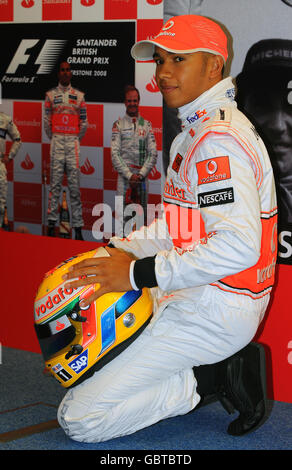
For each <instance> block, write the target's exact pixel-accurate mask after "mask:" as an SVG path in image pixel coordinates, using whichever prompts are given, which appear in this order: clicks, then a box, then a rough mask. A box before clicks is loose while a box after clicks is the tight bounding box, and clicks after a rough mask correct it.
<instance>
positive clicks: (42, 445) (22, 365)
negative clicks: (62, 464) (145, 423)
mask: <svg viewBox="0 0 292 470" xmlns="http://www.w3.org/2000/svg"><path fill="white" fill-rule="evenodd" d="M42 370H43V360H42V356H41V355H39V354H35V353H30V352H25V351H20V350H16V349H11V348H2V364H1V365H0V397H1V399H0V451H1V450H34V451H36V450H56V451H58V450H99V451H117V450H120V451H124V450H140V451H145V450H151V451H155V450H157V451H162V450H165V451H166V450H168V451H171V450H175V451H178V450H181V451H188V450H291V449H292V404H291V403H283V402H275V401H273V402H272V401H270V402H269V417H268V419H267V421H266V422H265V423H264V424H263V425H262V426H261V427H260V428H259V429H258V430H256V431H255V432H253V433H251V434H248V435H247V436H244V437H231V436H229V435H228V434H227V433H226V429H227V426H228V424H229V422H230V421H232V420H233V419H235V417H236V414H234V415H231V416H230V415H228V414H227V413H226V411H225V410H224V409H223V408H222V406H221V405H220V404H219V403H218V402H216V403H212V404H210V405H207V406H204V407H202V408H200V409H198V410H196V411H194V412H192V413H189V414H187V415H184V416H177V417H175V418H170V419H167V420H164V421H160V422H159V423H157V424H155V425H153V426H150V427H149V428H146V429H143V430H141V431H138V432H136V433H134V434H132V435H130V436H125V437H122V438H117V439H113V440H111V441H107V442H104V443H98V444H85V443H79V442H75V441H72V440H71V439H69V438H68V437H67V436H66V435H65V434H64V432H63V430H62V429H61V428H60V427H55V428H53V429H50V430H47V431H45V432H41V433H34V434H31V435H27V436H25V437H21V438H17V439H16V438H14V439H13V440H8V441H6V442H3V441H1V435H3V433H7V432H10V431H15V430H18V429H20V428H24V427H28V426H32V425H37V424H39V423H43V422H48V421H51V420H55V419H56V412H57V407H58V404H59V403H60V401H61V399H62V397H63V395H64V394H65V393H66V391H65V390H64V389H63V388H62V387H61V386H60V385H59V384H58V383H57V382H56V381H55V380H54V379H53V378H50V377H45V376H44V375H43V374H42Z"/></svg>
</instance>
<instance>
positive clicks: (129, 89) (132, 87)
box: [124, 85, 140, 101]
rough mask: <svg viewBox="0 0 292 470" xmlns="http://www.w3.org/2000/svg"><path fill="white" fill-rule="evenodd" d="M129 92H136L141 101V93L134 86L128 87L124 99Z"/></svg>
mask: <svg viewBox="0 0 292 470" xmlns="http://www.w3.org/2000/svg"><path fill="white" fill-rule="evenodd" d="M129 91H136V92H137V93H138V99H139V101H140V93H139V90H138V88H136V87H135V86H134V85H127V86H126V87H125V90H124V99H126V94H127V93H129Z"/></svg>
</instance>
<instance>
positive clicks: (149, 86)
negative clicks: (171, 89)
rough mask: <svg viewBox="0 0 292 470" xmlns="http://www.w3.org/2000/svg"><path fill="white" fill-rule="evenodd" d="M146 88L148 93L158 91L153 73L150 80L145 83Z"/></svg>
mask: <svg viewBox="0 0 292 470" xmlns="http://www.w3.org/2000/svg"><path fill="white" fill-rule="evenodd" d="M146 90H147V91H150V93H157V92H158V91H159V88H158V86H157V82H156V79H155V75H153V77H152V78H151V80H150V82H149V83H147V85H146Z"/></svg>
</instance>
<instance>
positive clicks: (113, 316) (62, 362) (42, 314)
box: [34, 247, 152, 388]
mask: <svg viewBox="0 0 292 470" xmlns="http://www.w3.org/2000/svg"><path fill="white" fill-rule="evenodd" d="M99 256H109V254H108V252H107V251H106V250H105V249H104V248H103V247H100V248H97V249H95V250H92V251H88V252H86V253H82V254H80V255H77V256H73V257H72V258H69V259H67V260H66V261H64V262H63V263H61V264H60V265H58V266H56V267H55V268H53V269H52V270H51V271H49V272H48V273H46V274H45V277H44V279H43V281H42V283H41V285H40V286H39V289H38V292H37V294H36V298H35V304H34V321H35V331H36V334H37V337H38V340H39V343H40V347H41V350H42V353H43V356H44V360H45V364H46V372H48V373H49V374H51V375H52V376H54V377H55V378H56V379H57V380H58V382H60V383H61V385H62V386H63V387H65V388H69V387H71V386H75V385H77V384H79V383H80V382H82V381H83V380H84V379H86V378H88V377H90V376H91V375H92V374H93V373H94V372H95V371H97V370H99V369H101V368H102V367H103V366H104V365H105V364H106V363H108V362H109V361H111V360H112V359H113V358H114V357H116V356H117V355H118V354H120V353H121V352H122V351H123V350H124V349H125V348H126V347H127V346H128V345H129V344H130V343H131V342H132V341H134V340H135V339H136V338H137V336H138V335H139V334H140V333H141V332H142V330H143V329H144V328H145V326H146V325H147V323H148V322H149V321H150V318H151V315H152V299H151V295H150V292H149V289H146V288H144V289H142V290H139V291H134V290H133V291H128V292H111V293H108V294H104V295H102V296H101V297H100V298H98V299H97V300H96V301H94V302H92V303H91V305H90V306H89V307H87V309H86V310H82V309H81V307H80V306H79V302H80V301H81V300H82V299H83V298H85V297H88V296H89V295H91V294H92V293H93V292H94V291H96V290H98V289H99V284H94V285H91V286H85V287H79V288H75V289H72V288H70V289H66V288H65V287H64V284H65V282H66V281H63V279H62V276H63V274H65V273H66V272H67V271H68V268H69V267H70V266H72V265H73V264H75V263H77V262H80V261H82V260H84V259H85V258H91V257H99Z"/></svg>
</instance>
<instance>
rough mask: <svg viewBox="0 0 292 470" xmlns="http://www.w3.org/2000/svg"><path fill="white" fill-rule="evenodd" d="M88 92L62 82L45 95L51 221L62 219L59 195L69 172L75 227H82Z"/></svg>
mask: <svg viewBox="0 0 292 470" xmlns="http://www.w3.org/2000/svg"><path fill="white" fill-rule="evenodd" d="M87 125H88V123H87V112H86V104H85V101H84V93H83V92H81V91H79V90H77V89H76V88H73V87H72V86H71V85H68V86H67V87H64V86H62V85H61V84H59V85H58V86H57V87H56V88H53V89H52V90H49V91H48V92H47V93H46V98H45V118H44V128H45V131H46V134H47V136H48V137H49V139H51V147H50V158H51V171H50V191H49V202H48V222H52V223H56V222H57V221H58V209H59V198H60V193H61V189H62V181H63V176H64V172H66V174H67V179H68V188H69V193H70V203H71V211H72V225H73V227H82V226H83V218H82V205H81V198H80V170H79V154H80V145H79V142H80V140H81V139H82V137H83V136H84V134H85V132H86V130H87Z"/></svg>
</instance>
